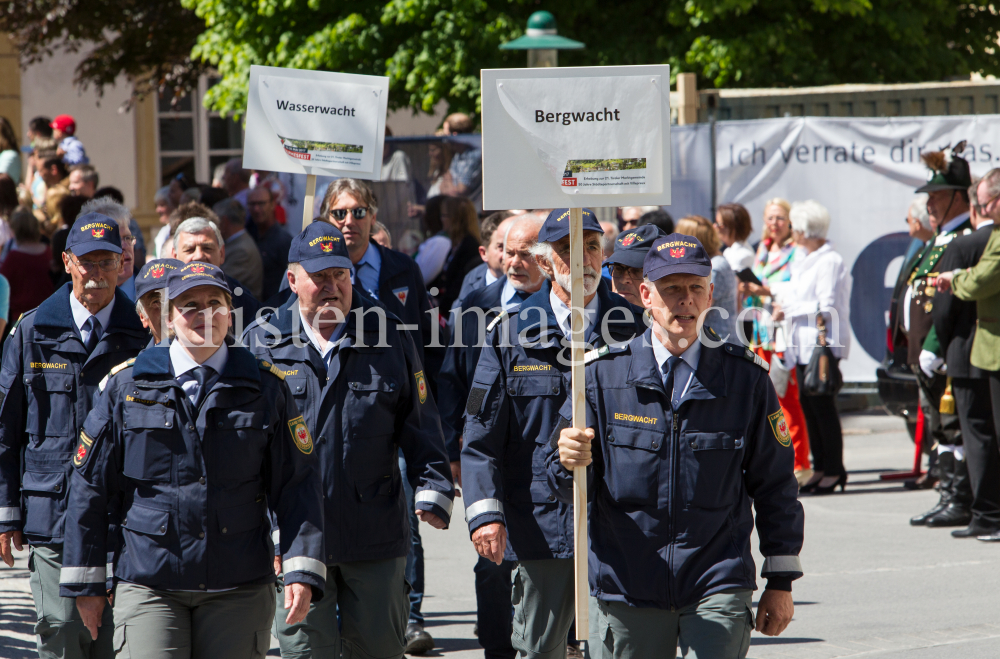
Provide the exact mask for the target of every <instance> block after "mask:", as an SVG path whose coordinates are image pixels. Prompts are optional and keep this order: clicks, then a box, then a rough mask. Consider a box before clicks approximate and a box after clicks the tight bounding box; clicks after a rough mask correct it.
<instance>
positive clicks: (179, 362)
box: [170, 339, 229, 380]
mask: <svg viewBox="0 0 1000 659" xmlns="http://www.w3.org/2000/svg"><path fill="white" fill-rule="evenodd" d="M227 361H229V347H228V346H227V345H226V344H225V343H223V344H222V345H221V346H219V349H218V350H216V351H215V352H214V353H213V354H212V356H211V357H209V358H208V359H206V360H205V361H204V362H202V363H201V364H199V363H198V362H196V361H195V360H193V359H192V358H191V355H189V354H187V352H185V351H184V346H182V345H181V342H180V341H178V340H177V339H174V340H173V341H171V342H170V365H171V366H172V367H173V369H174V379H175V380H180V378H181V376H182V375H187V372H188V371H191V370H194V369H196V368H198V367H199V366H209V367H211V368H212V370H214V371H215V372H216V373H218V374H219V375H221V374H222V370H223V369H224V368H226V362H227Z"/></svg>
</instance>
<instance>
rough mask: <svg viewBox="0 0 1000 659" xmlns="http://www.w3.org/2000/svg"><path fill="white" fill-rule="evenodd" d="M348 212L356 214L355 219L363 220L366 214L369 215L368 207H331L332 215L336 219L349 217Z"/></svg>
mask: <svg viewBox="0 0 1000 659" xmlns="http://www.w3.org/2000/svg"><path fill="white" fill-rule="evenodd" d="M348 212H349V213H350V214H351V215H353V216H354V219H355V220H362V219H364V217H365V216H366V215H368V209H367V208H365V207H364V206H361V207H359V208H331V209H330V217H332V218H334V219H335V220H342V219H344V218H345V217H347V213H348Z"/></svg>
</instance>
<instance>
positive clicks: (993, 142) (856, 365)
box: [677, 115, 1000, 382]
mask: <svg viewBox="0 0 1000 659" xmlns="http://www.w3.org/2000/svg"><path fill="white" fill-rule="evenodd" d="M962 140H968V145H967V146H966V150H965V153H964V154H963V157H964V158H966V159H967V160H968V161H969V165H970V167H971V169H972V174H973V176H981V175H983V174H985V173H986V172H987V171H988V170H989V169H990V168H992V167H994V166H995V165H994V163H995V162H1000V117H998V116H996V115H973V116H958V117H913V118H883V119H856V118H820V117H802V118H786V119H765V120H757V121H727V122H720V123H719V124H717V133H716V150H715V152H716V170H717V177H718V178H717V190H718V192H717V197H716V198H717V200H718V203H720V204H722V203H727V202H737V203H741V204H743V205H745V206H746V207H747V209H749V211H750V215H751V217H752V218H753V222H754V234H753V235H754V239H753V240H752V241H751V242H755V241H756V239H758V238H759V237H760V229H761V223H762V219H761V218H762V217H763V212H764V204H765V202H766V201H767V200H768V199H771V198H773V197H783V198H785V199H788V200H789V201H792V202H794V201H803V200H806V199H815V200H816V201H818V202H820V203H821V204H823V205H824V206H826V207H827V208H828V209H829V211H830V217H831V224H830V232H829V235H828V238H829V240H830V241H831V242H832V243H833V247H834V248H835V249H836V250H837V251H838V252H839V253H840V254H841V256H843V257H844V261H845V263H846V264H847V266H848V268H849V269H850V271H851V273H852V275H853V278H854V286H853V290H852V293H851V327H852V330H853V336H852V342H851V349H850V356H849V358H848V359H847V360H846V362H844V363H843V364H842V369H843V373H844V379H845V380H847V381H850V382H871V381H874V380H875V368H876V366H877V365H878V362H879V361H881V359H882V358H883V356H884V355H885V344H886V320H887V311H888V308H889V298H890V297H891V294H892V287H893V284H894V283H895V280H896V275H897V273H898V272H899V268H900V267H901V265H902V260H903V258H902V255H903V253H904V252H905V250H906V248H907V246H908V245H909V242H910V239H909V237H908V235H907V234H906V233H905V232H906V223H905V220H906V211H907V208H908V207H909V204H910V201H911V200H912V199H913V197H914V196H915V193H914V189H915V188H917V187H919V186H920V185H922V184H923V183H924V182H926V181H927V178H928V174H929V170H928V169H927V168H926V167H925V166H924V164H923V163H922V161H921V160H920V153H921V152H927V151H939V150H942V149H944V148H946V147H948V146H949V145H955V144H958V143H959V142H960V141H962ZM684 157H685V156H684V154H678V156H677V158H678V160H681V159H683V158H684Z"/></svg>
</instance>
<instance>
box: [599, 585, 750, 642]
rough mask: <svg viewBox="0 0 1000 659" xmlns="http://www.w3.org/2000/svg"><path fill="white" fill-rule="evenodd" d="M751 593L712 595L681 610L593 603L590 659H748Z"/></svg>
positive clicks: (745, 591) (730, 592)
mask: <svg viewBox="0 0 1000 659" xmlns="http://www.w3.org/2000/svg"><path fill="white" fill-rule="evenodd" d="M750 597H751V591H749V590H731V591H724V592H721V593H716V594H714V595H709V596H708V597H706V598H704V599H702V600H701V601H700V602H698V603H697V604H692V605H690V606H686V607H684V608H682V609H678V610H677V611H668V610H666V609H640V608H636V607H632V606H629V605H628V604H625V603H623V602H603V601H600V600H595V599H594V598H591V600H592V604H593V605H592V606H591V609H590V610H591V616H590V620H591V625H590V641H589V642H588V643H587V649H588V650H589V653H590V656H591V659H675V657H677V645H678V642H679V643H680V647H681V656H682V657H684V659H744V657H746V656H747V651H748V650H749V649H750V631H751V630H752V629H753V612H752V611H751V610H750V601H751V599H750Z"/></svg>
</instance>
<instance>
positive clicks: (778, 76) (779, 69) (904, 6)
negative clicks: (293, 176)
mask: <svg viewBox="0 0 1000 659" xmlns="http://www.w3.org/2000/svg"><path fill="white" fill-rule="evenodd" d="M181 1H182V2H183V3H184V5H185V6H186V7H188V8H191V9H193V10H194V11H195V12H196V13H197V14H198V16H199V17H201V18H203V19H204V20H205V22H206V24H207V26H208V29H207V30H206V31H205V32H204V33H203V34H202V35H201V37H199V39H198V44H197V46H196V47H195V50H194V55H195V57H199V58H203V59H204V60H205V61H208V62H210V63H211V64H212V65H213V66H215V67H217V68H218V70H219V72H220V73H221V74H222V76H223V83H222V84H221V85H219V86H216V87H215V88H213V90H212V91H211V92H210V98H209V99H208V102H209V103H210V104H211V105H212V106H214V108H215V109H218V110H221V111H225V112H234V113H236V114H239V113H241V112H242V110H243V108H245V107H246V85H247V79H248V72H249V68H250V65H251V64H266V65H271V66H288V67H298V68H308V69H324V70H331V71H345V72H350V73H367V74H375V75H387V76H389V78H390V90H391V96H390V100H391V103H392V105H393V106H394V107H411V108H414V109H420V110H424V111H429V110H431V108H433V107H434V105H435V104H436V103H437V102H438V101H439V100H441V99H444V100H446V101H447V102H448V104H449V106H450V107H451V108H452V109H454V110H465V111H470V112H476V111H477V110H478V102H479V70H480V69H481V68H495V67H517V66H523V65H524V61H525V54H524V52H523V51H500V50H498V46H499V45H500V44H501V43H504V42H506V41H509V40H511V39H514V38H516V37H518V36H521V34H522V33H523V28H524V25H525V24H526V22H527V18H528V16H529V15H530V14H531V13H532V12H533V11H535V10H537V9H540V8H545V9H547V10H549V11H551V12H552V13H553V14H554V15H555V16H556V19H557V20H558V22H559V28H560V33H561V34H564V35H566V36H568V37H571V38H573V39H578V40H580V41H583V42H584V43H586V44H587V48H586V49H585V50H582V51H564V52H562V53H560V56H559V57H560V64H561V65H564V66H573V65H577V66H582V65H612V64H649V63H669V64H671V65H672V67H673V69H672V70H673V71H674V72H675V73H676V72H680V71H692V72H695V73H697V74H698V77H699V84H700V86H702V87H723V86H726V87H771V86H776V87H788V86H806V85H819V84H834V83H848V82H859V83H885V82H911V81H928V80H941V79H945V78H948V77H951V76H968V75H969V74H970V73H972V72H981V73H985V74H990V73H998V72H1000V59H998V57H1000V56H998V54H997V52H996V49H997V38H998V34H1000V17H998V14H997V11H996V10H995V9H993V7H992V6H978V5H969V4H963V3H961V2H956V1H955V0H683V1H681V0H667V1H666V2H607V1H606V0H601V1H598V0H572V1H568V0H550V1H548V2H546V3H544V5H542V4H541V3H539V2H529V1H527V0H390V1H389V2H387V3H385V4H382V3H378V2H372V1H371V0H367V1H361V2H354V1H350V0H346V1H336V2H333V1H330V0H328V1H326V2H321V1H320V0H256V1H255V2H245V1H243V0H181Z"/></svg>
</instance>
